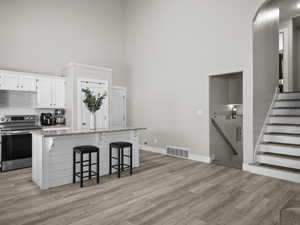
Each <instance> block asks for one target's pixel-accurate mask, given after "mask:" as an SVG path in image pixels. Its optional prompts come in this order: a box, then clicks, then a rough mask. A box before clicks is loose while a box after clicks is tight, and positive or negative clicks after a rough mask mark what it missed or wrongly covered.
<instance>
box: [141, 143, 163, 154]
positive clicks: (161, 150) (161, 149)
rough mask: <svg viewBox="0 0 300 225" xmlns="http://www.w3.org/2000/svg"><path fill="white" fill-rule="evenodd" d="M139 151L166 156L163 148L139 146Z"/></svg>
mask: <svg viewBox="0 0 300 225" xmlns="http://www.w3.org/2000/svg"><path fill="white" fill-rule="evenodd" d="M140 149H141V150H144V151H147V152H155V153H159V154H163V155H166V154H167V150H166V149H165V148H159V147H153V146H149V145H140Z"/></svg>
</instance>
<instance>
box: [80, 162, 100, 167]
mask: <svg viewBox="0 0 300 225" xmlns="http://www.w3.org/2000/svg"><path fill="white" fill-rule="evenodd" d="M79 163H80V162H79ZM77 164H78V163H77ZM90 165H91V166H93V165H97V163H91V164H86V165H82V166H83V167H87V166H90Z"/></svg>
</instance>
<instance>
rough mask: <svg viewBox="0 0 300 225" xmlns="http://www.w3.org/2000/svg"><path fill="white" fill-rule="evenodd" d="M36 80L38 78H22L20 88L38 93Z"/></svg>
mask: <svg viewBox="0 0 300 225" xmlns="http://www.w3.org/2000/svg"><path fill="white" fill-rule="evenodd" d="M36 80H37V78H36V77H31V76H20V77H19V88H20V89H22V91H36Z"/></svg>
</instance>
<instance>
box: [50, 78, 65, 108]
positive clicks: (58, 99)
mask: <svg viewBox="0 0 300 225" xmlns="http://www.w3.org/2000/svg"><path fill="white" fill-rule="evenodd" d="M52 104H53V105H54V108H65V80H62V79H54V80H52Z"/></svg>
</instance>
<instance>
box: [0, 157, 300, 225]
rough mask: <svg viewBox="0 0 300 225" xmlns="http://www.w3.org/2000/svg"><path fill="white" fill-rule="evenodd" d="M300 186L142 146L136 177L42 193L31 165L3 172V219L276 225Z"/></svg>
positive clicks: (16, 224)
mask: <svg viewBox="0 0 300 225" xmlns="http://www.w3.org/2000/svg"><path fill="white" fill-rule="evenodd" d="M297 191H298V192H300V185H298V184H293V183H289V182H285V181H281V180H276V179H272V178H267V177H263V176H257V175H253V174H250V173H246V172H243V171H241V170H239V169H232V168H226V167H224V166H217V165H207V164H202V163H198V162H193V161H189V160H184V159H178V158H172V157H168V156H162V155H159V154H155V153H148V152H141V167H140V168H137V169H135V170H134V175H133V176H131V177H130V176H127V175H125V176H124V177H123V178H121V179H117V178H116V177H115V176H111V177H105V178H102V179H101V184H99V185H89V186H88V187H86V188H83V189H81V188H79V184H75V185H73V184H71V185H66V186H62V187H58V188H54V189H50V190H47V191H40V190H39V189H38V188H37V187H36V186H35V185H34V184H33V183H32V182H31V170H30V169H24V170H18V171H13V172H9V173H3V174H0V224H1V225H21V224H22V225H46V224H47V225H67V224H71V225H92V224H95V225H117V224H120V225H121V224H122V225H256V224H257V225H271V224H278V223H277V221H278V218H279V210H280V208H281V207H282V206H283V205H284V204H285V202H287V201H288V200H289V199H290V198H293V196H294V195H295V193H296V192H297Z"/></svg>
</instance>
